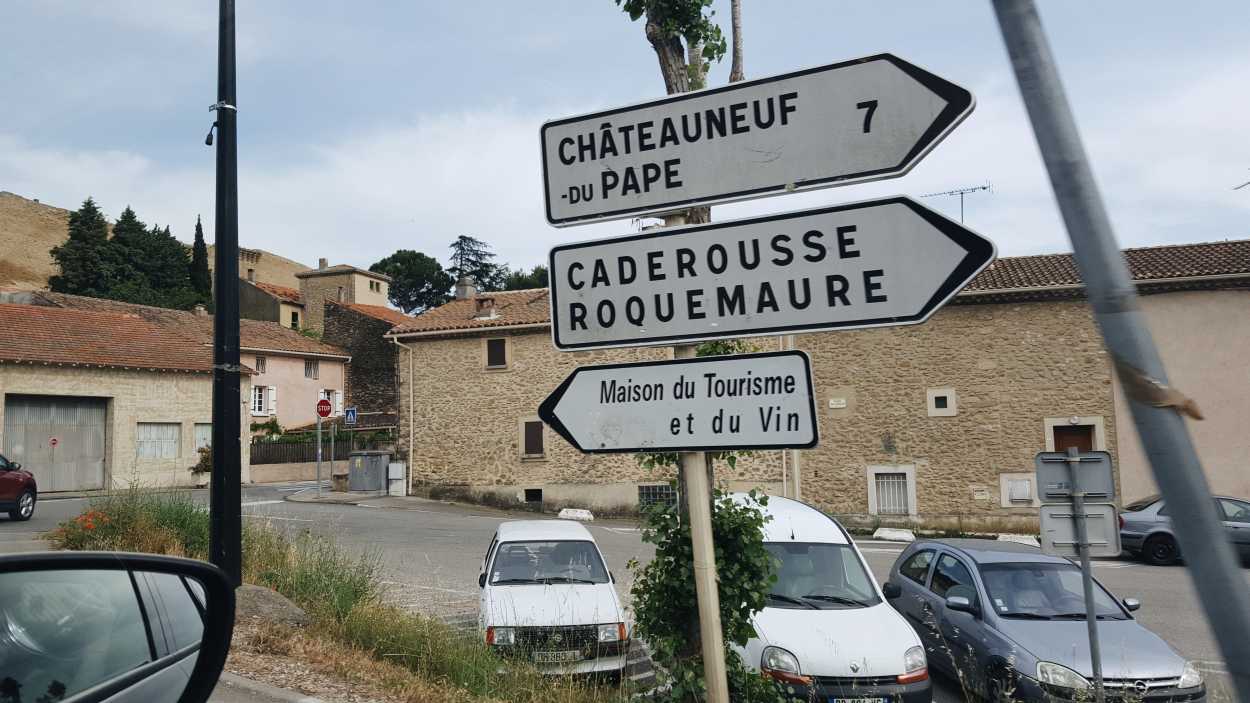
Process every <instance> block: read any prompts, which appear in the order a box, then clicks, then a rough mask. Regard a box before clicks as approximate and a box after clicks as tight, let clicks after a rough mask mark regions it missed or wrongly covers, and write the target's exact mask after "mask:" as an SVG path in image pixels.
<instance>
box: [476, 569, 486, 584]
mask: <svg viewBox="0 0 1250 703" xmlns="http://www.w3.org/2000/svg"><path fill="white" fill-rule="evenodd" d="M477 587H478V588H486V572H485V571H483V572H482V573H480V574H478V575H477Z"/></svg>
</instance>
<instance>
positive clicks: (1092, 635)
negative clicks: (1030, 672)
mask: <svg viewBox="0 0 1250 703" xmlns="http://www.w3.org/2000/svg"><path fill="white" fill-rule="evenodd" d="M1067 465H1068V474H1069V477H1070V480H1071V481H1072V510H1073V513H1074V516H1073V518H1074V521H1075V522H1076V546H1077V549H1078V550H1079V552H1080V555H1081V587H1082V588H1083V589H1084V591H1085V623H1086V627H1087V628H1088V630H1089V659H1090V662H1091V664H1092V666H1093V669H1094V700H1095V701H1097V703H1103V687H1102V652H1101V651H1100V649H1099V646H1098V613H1097V612H1096V611H1095V608H1094V575H1093V572H1092V567H1091V566H1090V564H1089V531H1088V530H1087V529H1086V525H1085V491H1084V490H1082V488H1081V473H1082V472H1081V454H1080V452H1079V451H1077V449H1076V447H1069V448H1068V461H1067Z"/></svg>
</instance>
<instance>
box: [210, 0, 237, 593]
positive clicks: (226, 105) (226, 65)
mask: <svg viewBox="0 0 1250 703" xmlns="http://www.w3.org/2000/svg"><path fill="white" fill-rule="evenodd" d="M220 3H221V5H220V19H219V27H218V40H217V104H216V105H214V106H213V107H212V109H213V110H214V111H216V113H217V122H216V124H217V211H216V218H215V220H214V223H215V227H216V236H215V242H214V243H215V244H216V257H217V258H216V260H215V265H214V272H215V274H216V275H215V276H214V280H215V283H216V285H215V286H214V287H213V303H214V308H215V315H214V316H213V472H212V483H211V489H210V490H211V495H210V503H209V511H210V525H211V526H210V529H209V561H211V562H213V563H214V564H216V565H217V566H219V567H221V569H222V570H223V571H225V572H226V574H227V575H229V576H230V578H231V579H232V580H233V581H234V583H235V585H236V586H238V585H239V584H240V583H242V580H243V530H242V519H243V518H242V515H241V513H242V509H241V507H240V504H239V500H240V499H239V491H240V485H239V484H240V479H241V473H242V466H241V465H240V455H241V453H242V452H241V450H242V446H241V444H240V442H241V438H240V434H241V430H240V427H241V424H242V417H241V413H242V407H243V399H242V398H241V397H240V396H239V381H240V379H241V375H240V372H239V371H240V367H239V168H238V130H237V126H236V124H235V113H236V112H237V111H236V109H235V94H234V92H235V88H234V0H220ZM210 137H211V132H210Z"/></svg>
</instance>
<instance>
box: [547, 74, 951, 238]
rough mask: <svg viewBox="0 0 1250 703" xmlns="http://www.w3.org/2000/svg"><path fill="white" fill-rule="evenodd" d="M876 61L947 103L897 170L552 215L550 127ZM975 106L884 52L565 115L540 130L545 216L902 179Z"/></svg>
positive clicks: (627, 211) (582, 218) (603, 216)
mask: <svg viewBox="0 0 1250 703" xmlns="http://www.w3.org/2000/svg"><path fill="white" fill-rule="evenodd" d="M873 61H888V62H890V63H891V64H893V65H894V66H895V67H897V68H898V69H899V70H901V71H902V72H903V73H906V74H907V75H909V76H911V77H912V78H913V79H915V80H916V81H917V82H918V83H920V84H921V85H923V86H925V87H926V88H928V89H929V90H931V91H933V92H934V93H935V94H936V95H938V96H939V97H941V98H942V99H943V100H945V101H946V107H945V108H943V110H942V111H941V112H940V113H938V115H937V117H935V118H934V120H933V123H932V124H930V125H929V128H928V129H927V130H925V132H924V134H922V135H920V139H919V140H917V142H916V144H915V146H913V147H912V149H911V151H909V152H907V154H906V155H905V156H904V157H903V160H902V161H900V162H899V163H898V164H897V165H895V166H893V167H889V168H881V169H874V170H870V171H860V172H857V173H849V174H842V175H838V176H828V177H825V178H812V179H809V180H805V181H803V182H802V183H799V184H789V183H781V184H778V185H775V186H765V187H762V188H752V189H748V190H741V191H736V192H733V193H723V194H720V195H710V196H704V197H701V198H686V199H684V200H674V201H671V202H667V203H657V204H655V205H647V206H642V207H630V208H622V209H619V210H611V211H608V212H600V213H596V214H593V215H579V216H577V217H564V218H560V219H556V218H554V217H552V215H551V183H550V178H549V176H548V173H547V130H548V129H549V128H551V127H559V126H561V125H565V124H569V123H572V122H581V121H584V120H589V121H593V120H597V119H601V118H604V117H610V116H612V115H618V114H620V113H622V112H629V111H631V110H638V109H641V108H646V107H657V106H660V105H668V104H670V103H675V102H681V101H683V100H691V99H694V98H701V97H704V96H707V95H716V94H718V93H724V92H727V91H732V90H741V89H742V88H749V87H751V86H755V85H762V84H765V83H772V82H775V81H780V80H786V79H789V78H798V77H800V76H806V75H810V74H813V73H822V72H825V71H833V70H837V69H840V68H846V67H848V66H855V65H859V64H865V63H871V62H873ZM975 106H976V99H975V98H974V97H973V96H972V93H971V92H970V91H969V90H968V89H966V88H964V87H962V86H959V85H956V84H955V83H952V82H950V81H948V80H946V79H945V78H942V77H941V76H938V75H936V74H934V73H930V72H929V71H926V70H925V69H923V68H920V67H919V66H917V65H915V64H913V63H911V62H909V61H906V60H904V59H901V58H899V57H898V56H895V55H894V54H889V53H883V54H874V55H872V56H865V57H862V58H858V59H851V60H850V61H840V62H838V63H832V64H828V65H825V66H816V67H813V68H807V69H803V70H800V71H794V72H792V73H782V74H779V75H775V76H768V77H766V78H757V79H755V80H750V81H742V82H739V83H730V84H728V85H723V86H719V87H716V88H708V89H706V90H700V91H695V92H690V93H676V94H674V95H670V96H668V97H665V98H659V99H657V100H648V101H644V102H640V103H635V104H633V105H627V106H624V107H616V108H611V109H608V110H601V111H599V112H592V113H588V114H585V115H576V116H574V117H564V118H561V119H558V120H550V121H548V122H544V123H543V126H542V128H541V129H540V130H539V143H540V145H541V149H542V153H541V160H542V169H543V210H544V212H545V214H546V217H547V222H548V223H549V224H551V225H553V226H555V227H567V226H569V225H577V224H589V223H591V222H603V221H606V220H619V219H623V218H626V217H631V216H635V215H643V214H646V213H652V212H664V211H669V210H681V209H684V208H688V207H694V206H699V205H713V204H717V203H726V202H732V201H735V200H746V199H748V198H752V197H757V196H764V195H769V194H773V195H780V194H782V193H786V192H789V190H787V187H788V186H794V189H795V190H796V191H806V190H814V189H816V188H821V187H830V186H833V185H843V183H842V182H843V181H845V182H846V184H850V183H860V182H863V181H871V180H880V179H883V178H894V177H898V176H902V175H904V174H906V173H907V172H908V171H910V170H911V169H912V168H913V167H915V165H916V164H917V163H919V161H920V159H921V158H922V157H923V156H924V155H925V154H927V153H928V152H929V151H931V150H932V149H933V147H935V146H937V145H938V143H939V142H941V141H942V140H943V139H944V138H945V137H946V135H948V134H950V133H951V132H952V131H953V130H954V129H955V127H956V126H958V125H959V123H961V122H963V121H964V119H965V118H966V117H967V116H968V115H969V114H971V113H972V109H973V108H974V107H975Z"/></svg>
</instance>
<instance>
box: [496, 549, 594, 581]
mask: <svg viewBox="0 0 1250 703" xmlns="http://www.w3.org/2000/svg"><path fill="white" fill-rule="evenodd" d="M490 582H491V583H492V584H495V585H501V586H505V585H515V584H533V583H545V584H549V583H607V582H608V570H607V569H606V568H604V566H603V559H601V558H600V557H599V550H598V549H596V548H595V545H594V543H593V542H585V541H581V542H567V541H557V542H504V543H503V544H501V545H499V549H498V551H497V552H496V553H495V559H494V561H493V562H491V569H490Z"/></svg>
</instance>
